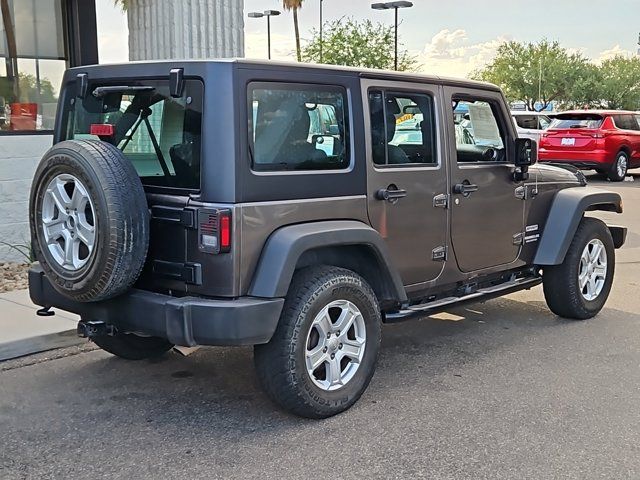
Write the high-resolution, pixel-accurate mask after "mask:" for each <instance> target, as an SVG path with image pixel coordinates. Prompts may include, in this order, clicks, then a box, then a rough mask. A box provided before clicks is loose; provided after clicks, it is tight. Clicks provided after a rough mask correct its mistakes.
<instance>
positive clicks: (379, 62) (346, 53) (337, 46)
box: [302, 17, 418, 70]
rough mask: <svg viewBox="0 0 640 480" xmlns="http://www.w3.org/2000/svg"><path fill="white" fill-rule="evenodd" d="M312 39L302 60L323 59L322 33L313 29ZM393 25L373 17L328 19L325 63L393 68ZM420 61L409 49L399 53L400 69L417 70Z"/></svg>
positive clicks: (324, 42) (323, 42)
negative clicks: (373, 20) (330, 20)
mask: <svg viewBox="0 0 640 480" xmlns="http://www.w3.org/2000/svg"><path fill="white" fill-rule="evenodd" d="M311 34H312V39H311V40H310V41H309V42H308V43H307V44H306V45H305V46H304V47H303V49H302V60H303V61H305V62H317V63H319V60H320V36H319V32H318V31H317V30H312V31H311ZM393 37H394V34H393V27H391V26H386V25H384V24H382V23H373V22H371V21H370V20H364V21H361V22H358V21H356V20H354V19H352V18H348V17H345V18H341V19H338V20H335V21H333V22H328V23H327V25H326V26H325V27H324V32H323V39H322V63H329V64H333V65H348V66H352V67H367V68H379V69H388V70H392V69H393V59H394V47H393V45H394V42H393ZM417 67H418V63H417V61H416V59H415V58H414V57H412V56H411V55H410V54H409V52H407V51H406V50H400V51H399V52H398V70H416V69H417Z"/></svg>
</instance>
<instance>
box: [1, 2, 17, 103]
mask: <svg viewBox="0 0 640 480" xmlns="http://www.w3.org/2000/svg"><path fill="white" fill-rule="evenodd" d="M0 12H1V13H2V15H0V16H2V24H3V28H4V33H5V37H6V41H7V50H8V51H7V60H6V66H7V77H8V78H9V79H10V80H13V85H12V88H13V95H14V96H15V97H16V98H15V100H13V101H15V102H17V101H19V100H18V97H19V96H20V82H19V81H18V49H17V46H16V32H15V30H14V28H13V20H12V18H11V10H10V9H9V2H8V1H7V0H0Z"/></svg>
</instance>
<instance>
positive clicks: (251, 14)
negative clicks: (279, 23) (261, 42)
mask: <svg viewBox="0 0 640 480" xmlns="http://www.w3.org/2000/svg"><path fill="white" fill-rule="evenodd" d="M277 15H280V11H278V10H265V11H264V12H249V13H248V14H247V16H248V17H249V18H262V17H267V58H268V59H269V60H271V17H275V16H277Z"/></svg>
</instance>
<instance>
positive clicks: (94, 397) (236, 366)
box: [30, 298, 640, 441]
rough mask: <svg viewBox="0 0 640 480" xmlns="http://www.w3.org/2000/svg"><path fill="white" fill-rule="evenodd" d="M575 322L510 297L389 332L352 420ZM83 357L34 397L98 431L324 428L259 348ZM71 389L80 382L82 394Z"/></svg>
mask: <svg viewBox="0 0 640 480" xmlns="http://www.w3.org/2000/svg"><path fill="white" fill-rule="evenodd" d="M606 314H607V313H606V311H605V312H603V313H602V314H601V315H606ZM625 315H627V316H628V315H629V314H628V313H625ZM634 316H636V317H637V319H638V320H640V315H634ZM594 321H597V320H594ZM570 323H574V322H568V321H565V320H562V319H559V318H557V317H555V316H553V315H552V314H551V313H550V312H549V311H548V310H547V309H546V306H544V304H543V302H537V301H529V302H521V301H514V300H511V299H508V298H502V299H497V300H492V301H490V302H487V303H484V304H478V305H472V306H470V307H467V308H463V307H458V308H456V309H452V310H451V311H450V312H448V313H447V314H443V315H439V316H436V317H435V318H425V319H423V320H417V321H412V322H406V323H401V324H394V325H385V326H384V328H383V342H382V350H381V356H380V362H379V365H378V370H377V373H376V375H375V376H374V379H373V381H372V383H371V385H370V387H369V390H368V391H367V392H366V393H365V395H364V396H363V398H362V399H361V400H360V402H359V403H358V404H357V405H356V406H355V407H354V408H353V409H352V410H350V411H349V412H347V413H345V414H344V415H366V414H367V411H368V410H370V409H371V408H374V409H375V408H377V407H376V405H375V404H376V403H378V402H381V403H385V404H386V405H389V403H390V402H392V401H393V398H395V397H396V395H398V394H401V392H402V391H403V385H406V384H412V383H414V382H416V381H417V380H418V379H420V380H421V381H424V379H425V378H429V379H431V381H430V383H429V388H430V389H446V388H447V386H446V384H447V381H446V379H447V378H450V377H453V376H456V377H459V376H460V375H459V374H458V373H456V372H457V371H458V369H460V368H462V367H463V366H464V365H465V364H467V363H469V362H473V363H478V362H482V358H483V357H484V356H486V355H491V354H492V353H493V352H494V351H495V350H496V349H504V348H509V349H517V348H518V346H519V344H520V343H522V342H523V341H524V340H525V339H526V338H532V337H536V336H537V335H541V334H542V333H543V332H544V331H545V330H547V329H557V328H565V327H566V326H567V325H568V324H570ZM574 324H575V323H574ZM84 356H85V361H83V362H75V361H71V359H63V360H60V361H64V362H66V365H65V367H64V369H61V370H59V371H57V372H56V378H55V379H51V383H43V384H42V388H43V389H47V390H49V391H41V392H34V391H30V395H35V396H38V395H44V396H47V395H48V396H50V397H51V398H54V399H56V400H54V401H55V402H56V403H57V404H58V406H60V407H64V410H65V411H66V412H69V411H71V412H74V416H80V419H81V421H82V422H84V423H88V424H96V422H99V421H100V420H101V419H105V418H106V419H109V418H112V417H114V418H115V417H117V416H118V415H120V412H122V411H126V412H127V415H126V416H127V419H128V421H127V422H126V423H121V422H112V423H110V428H117V429H123V431H125V430H127V429H130V428H145V429H147V428H154V429H158V430H161V431H162V432H164V434H167V435H178V436H184V435H193V436H194V437H193V438H200V439H206V438H210V439H211V440H212V441H213V439H215V437H216V436H217V435H218V434H220V433H225V434H226V435H229V434H230V433H229V432H230V431H233V434H232V436H233V437H234V438H239V437H243V436H252V437H253V436H261V435H267V434H269V432H273V431H278V432H286V431H289V430H291V429H297V428H299V427H300V426H301V425H304V424H307V426H309V428H312V429H316V428H321V427H320V425H322V424H323V423H324V422H313V421H309V420H305V419H300V418H297V417H294V416H292V415H289V414H287V413H284V412H282V411H280V410H279V409H277V407H275V406H274V405H273V404H272V403H271V402H270V401H269V400H268V399H267V397H266V396H265V395H264V394H263V393H262V391H261V390H260V388H259V385H258V382H257V378H256V376H255V373H254V370H253V354H252V349H251V348H202V349H200V350H198V351H197V352H195V353H193V354H192V355H190V356H187V357H182V356H180V355H179V354H177V353H173V352H172V353H170V354H169V355H167V356H165V357H163V358H161V359H157V360H153V361H142V362H128V361H124V360H121V359H118V358H115V357H111V356H108V355H107V354H105V353H104V352H101V351H96V352H90V353H88V354H84ZM87 356H90V357H91V358H90V359H87ZM443 378H444V379H445V381H443ZM38 385H40V384H38ZM65 385H74V388H75V391H76V393H70V392H69V391H68V390H66V389H65V388H64V387H63V386H65ZM61 386H62V387H61ZM77 392H81V394H78V393H77ZM369 413H370V412H369ZM65 415H67V413H65ZM77 420H78V419H77V418H74V422H75V421H77ZM327 422H332V420H331V419H330V420H327Z"/></svg>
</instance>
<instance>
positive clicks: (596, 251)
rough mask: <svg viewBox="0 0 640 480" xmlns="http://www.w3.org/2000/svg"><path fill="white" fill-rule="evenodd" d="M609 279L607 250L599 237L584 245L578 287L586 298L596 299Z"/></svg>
mask: <svg viewBox="0 0 640 480" xmlns="http://www.w3.org/2000/svg"><path fill="white" fill-rule="evenodd" d="M606 279H607V250H606V249H605V248H604V244H603V243H602V242H601V241H600V240H599V239H597V238H594V239H593V240H591V241H590V242H589V243H587V245H586V246H585V247H584V250H583V251H582V256H581V257H580V266H579V267H578V287H579V288H580V293H581V294H582V296H583V297H584V298H585V300H588V301H592V300H595V299H596V298H597V297H598V295H600V292H602V289H603V288H604V284H605V280H606Z"/></svg>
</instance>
